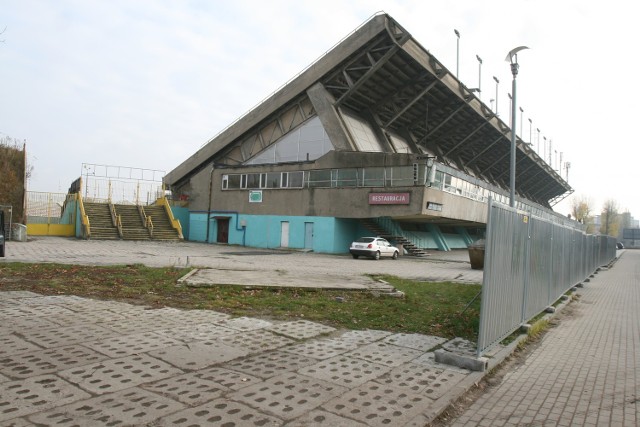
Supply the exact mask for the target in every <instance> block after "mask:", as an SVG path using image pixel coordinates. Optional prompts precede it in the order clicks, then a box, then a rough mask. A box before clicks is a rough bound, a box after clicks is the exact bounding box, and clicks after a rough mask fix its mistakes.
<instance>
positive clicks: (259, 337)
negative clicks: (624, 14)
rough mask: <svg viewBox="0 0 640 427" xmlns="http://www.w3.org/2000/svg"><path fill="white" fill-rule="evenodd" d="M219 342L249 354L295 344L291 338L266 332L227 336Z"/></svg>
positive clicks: (258, 331) (257, 331) (249, 332)
mask: <svg viewBox="0 0 640 427" xmlns="http://www.w3.org/2000/svg"><path fill="white" fill-rule="evenodd" d="M218 341H219V342H222V343H224V344H226V345H229V346H231V347H237V348H241V349H243V350H246V351H247V352H248V353H258V352H262V351H268V350H275V349H277V348H280V347H284V346H286V345H289V344H292V343H294V342H295V341H294V340H293V339H291V338H287V337H283V336H280V335H276V334H274V333H271V332H269V331H266V330H256V331H248V332H243V333H241V334H235V335H227V336H224V337H222V338H220V339H218Z"/></svg>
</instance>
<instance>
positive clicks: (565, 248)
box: [477, 200, 616, 356]
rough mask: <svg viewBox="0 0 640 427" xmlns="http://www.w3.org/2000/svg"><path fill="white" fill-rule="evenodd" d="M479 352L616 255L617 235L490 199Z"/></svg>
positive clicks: (542, 309)
mask: <svg viewBox="0 0 640 427" xmlns="http://www.w3.org/2000/svg"><path fill="white" fill-rule="evenodd" d="M488 209H489V214H488V218H487V234H486V239H485V259H484V279H483V283H482V301H481V307H480V330H479V333H478V347H477V355H478V356H481V355H482V354H483V353H484V352H486V351H487V350H488V349H489V348H491V347H492V346H494V345H496V344H497V343H499V342H500V341H502V340H503V339H504V338H506V337H507V336H509V335H510V334H511V333H513V332H514V331H515V330H517V329H518V328H520V327H521V326H522V325H523V324H525V323H526V322H527V321H528V320H530V319H531V318H533V317H535V316H536V315H537V314H538V313H541V312H542V311H544V310H545V309H546V308H547V307H550V306H551V305H552V304H553V303H554V302H555V301H557V300H558V299H559V298H560V297H561V296H562V295H563V294H564V293H565V292H566V291H567V290H569V289H570V288H571V287H573V286H575V285H577V284H578V283H580V282H581V281H582V280H584V279H585V278H587V277H588V276H589V275H590V274H592V273H593V272H594V271H595V270H596V269H597V268H598V267H600V266H603V265H606V264H608V263H609V262H610V261H611V260H613V259H614V258H615V256H616V241H615V239H614V238H613V237H609V236H594V235H587V234H585V233H584V232H583V231H582V230H580V229H579V228H573V227H569V226H567V225H566V224H559V223H557V222H554V221H553V220H552V219H549V218H542V217H539V216H535V215H532V213H531V212H523V211H519V210H516V209H514V208H510V207H508V206H505V205H502V204H500V203H496V202H494V201H493V200H489V207H488Z"/></svg>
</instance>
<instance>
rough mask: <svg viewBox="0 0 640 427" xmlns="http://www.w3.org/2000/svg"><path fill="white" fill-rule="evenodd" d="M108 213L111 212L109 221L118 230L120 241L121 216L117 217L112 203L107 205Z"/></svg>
mask: <svg viewBox="0 0 640 427" xmlns="http://www.w3.org/2000/svg"><path fill="white" fill-rule="evenodd" d="M109 212H111V221H113V225H115V226H116V228H117V229H118V235H119V236H120V238H121V239H122V238H123V234H122V216H120V215H118V213H117V212H116V207H115V205H114V204H112V203H109Z"/></svg>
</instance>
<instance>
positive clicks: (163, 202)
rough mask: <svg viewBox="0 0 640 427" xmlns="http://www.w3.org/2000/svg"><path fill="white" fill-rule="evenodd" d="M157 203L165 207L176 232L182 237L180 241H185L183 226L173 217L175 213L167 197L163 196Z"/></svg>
mask: <svg viewBox="0 0 640 427" xmlns="http://www.w3.org/2000/svg"><path fill="white" fill-rule="evenodd" d="M156 203H158V204H160V205H162V206H164V209H165V211H166V212H167V215H169V221H170V222H171V226H172V227H173V228H175V229H176V231H177V232H178V236H180V239H184V236H183V235H182V225H181V224H180V221H179V220H177V219H175V218H174V217H173V211H171V206H169V201H168V200H167V198H166V197H165V196H162V197H160V198H159V199H158V200H156Z"/></svg>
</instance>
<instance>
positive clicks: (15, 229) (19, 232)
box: [11, 224, 27, 242]
mask: <svg viewBox="0 0 640 427" xmlns="http://www.w3.org/2000/svg"><path fill="white" fill-rule="evenodd" d="M11 240H13V241H15V242H26V241H27V226H26V225H23V224H12V226H11Z"/></svg>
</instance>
